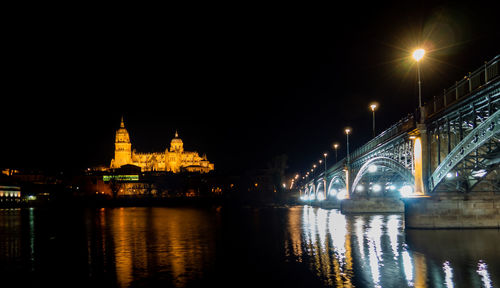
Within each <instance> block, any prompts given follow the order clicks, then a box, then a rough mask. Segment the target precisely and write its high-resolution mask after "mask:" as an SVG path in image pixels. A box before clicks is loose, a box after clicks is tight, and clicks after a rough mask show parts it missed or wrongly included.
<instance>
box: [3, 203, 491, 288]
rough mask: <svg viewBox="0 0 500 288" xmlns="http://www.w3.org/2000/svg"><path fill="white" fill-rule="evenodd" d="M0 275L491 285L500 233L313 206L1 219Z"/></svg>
mask: <svg viewBox="0 0 500 288" xmlns="http://www.w3.org/2000/svg"><path fill="white" fill-rule="evenodd" d="M0 267H1V269H0V277H1V279H2V282H3V283H4V285H2V286H1V287H56V286H57V287H499V286H500V272H499V271H500V231H499V230H496V229H485V230H409V229H407V230H405V229H404V216H403V215H402V214H381V215H373V214H366V215H348V216H346V215H342V214H341V213H340V212H339V211H338V210H335V209H332V210H325V209H321V208H314V207H310V206H295V207H288V208H241V209H230V208H228V207H217V208H163V207H154V208H133V207H128V208H101V209H50V210H49V209H43V208H23V209H1V210H0ZM7 283H9V285H6V284H7ZM61 285H62V286H61Z"/></svg>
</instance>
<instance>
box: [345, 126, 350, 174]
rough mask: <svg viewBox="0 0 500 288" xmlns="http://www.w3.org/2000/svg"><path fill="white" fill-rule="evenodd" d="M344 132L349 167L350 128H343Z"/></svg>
mask: <svg viewBox="0 0 500 288" xmlns="http://www.w3.org/2000/svg"><path fill="white" fill-rule="evenodd" d="M344 132H345V135H346V139H347V165H349V134H351V128H345V130H344Z"/></svg>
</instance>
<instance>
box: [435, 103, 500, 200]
mask: <svg viewBox="0 0 500 288" xmlns="http://www.w3.org/2000/svg"><path fill="white" fill-rule="evenodd" d="M499 136H500V110H498V111H496V112H495V113H493V114H492V115H491V116H490V117H488V119H486V120H485V121H484V122H482V123H481V124H479V125H478V126H477V127H476V128H474V129H473V130H472V131H471V132H470V133H469V134H468V135H467V136H466V137H464V138H463V139H462V141H460V142H459V143H458V144H457V145H456V146H455V147H454V148H453V150H451V151H450V153H449V154H448V155H447V156H446V158H445V159H444V160H443V161H442V162H441V163H440V164H439V165H438V167H437V168H436V170H435V171H434V172H433V173H432V175H431V177H430V178H429V183H428V188H429V192H433V191H435V190H436V188H437V186H438V185H439V184H443V182H446V180H447V178H457V179H456V181H455V182H457V181H461V183H462V185H460V183H457V184H458V185H456V186H455V187H453V188H452V189H454V190H456V189H458V190H466V191H470V190H472V188H474V186H476V185H477V184H479V183H480V182H481V181H482V180H483V179H485V178H487V176H488V174H489V173H490V172H491V171H494V170H496V168H498V166H499V164H500V157H499V155H500V147H499V145H498V143H499ZM470 163H472V165H471V164H470ZM450 175H451V177H450ZM461 186H466V187H461Z"/></svg>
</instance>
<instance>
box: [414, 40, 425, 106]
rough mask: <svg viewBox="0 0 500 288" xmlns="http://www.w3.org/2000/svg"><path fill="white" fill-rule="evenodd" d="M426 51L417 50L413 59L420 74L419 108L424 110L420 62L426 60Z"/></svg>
mask: <svg viewBox="0 0 500 288" xmlns="http://www.w3.org/2000/svg"><path fill="white" fill-rule="evenodd" d="M424 55H425V50H424V49H421V48H419V49H417V50H415V51H413V55H412V56H413V59H415V61H417V73H418V107H419V108H422V81H420V60H422V58H424Z"/></svg>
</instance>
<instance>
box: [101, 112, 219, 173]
mask: <svg viewBox="0 0 500 288" xmlns="http://www.w3.org/2000/svg"><path fill="white" fill-rule="evenodd" d="M123 165H135V166H138V167H140V168H141V171H169V172H173V173H179V172H181V171H186V172H198V173H208V172H210V171H212V170H214V164H213V163H210V162H209V161H208V160H207V156H206V155H203V156H201V157H200V155H199V154H198V152H189V151H184V143H183V142H182V140H181V139H180V138H179V134H178V133H177V131H176V132H175V137H174V139H172V141H171V142H170V149H168V148H167V149H166V150H165V151H164V152H153V153H138V152H136V151H135V149H134V150H132V143H131V142H130V136H129V134H128V131H127V129H125V123H124V122H123V117H122V119H121V123H120V128H119V129H118V130H117V131H116V138H115V157H114V158H113V159H112V160H111V165H110V168H111V169H116V168H120V167H122V166H123Z"/></svg>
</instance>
